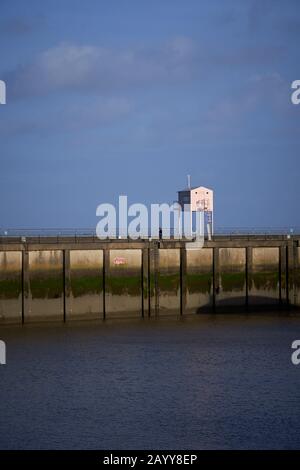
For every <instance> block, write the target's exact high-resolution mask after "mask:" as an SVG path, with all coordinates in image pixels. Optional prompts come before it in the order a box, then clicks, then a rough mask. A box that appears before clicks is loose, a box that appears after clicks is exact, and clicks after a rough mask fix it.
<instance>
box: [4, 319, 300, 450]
mask: <svg viewBox="0 0 300 470" xmlns="http://www.w3.org/2000/svg"><path fill="white" fill-rule="evenodd" d="M0 338H1V339H3V340H5V341H6V344H7V365H6V366H0V378H1V382H0V447H1V448H2V449H106V450H107V449H109V450H110V449H230V448H235V449H245V448H250V449H259V448H276V449H283V448H300V365H299V366H294V365H293V364H292V363H291V359H290V358H291V352H292V350H291V343H292V341H293V340H294V339H300V318H299V317H286V316H278V314H274V316H249V317H247V316H238V315H235V316H229V315H226V316H202V317H192V318H188V319H185V320H170V319H168V320H167V319H159V320H151V321H148V320H145V321H142V320H136V321H120V322H118V321H115V320H114V321H111V322H107V323H105V324H103V323H93V324H91V323H88V322H86V323H85V322H83V323H80V324H79V323H78V324H69V325H61V326H60V325H59V326H46V325H41V326H26V327H23V328H20V327H2V328H1V330H0Z"/></svg>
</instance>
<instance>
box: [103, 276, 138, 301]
mask: <svg viewBox="0 0 300 470" xmlns="http://www.w3.org/2000/svg"><path fill="white" fill-rule="evenodd" d="M141 284H142V280H141V277H140V276H126V277H125V276H109V277H108V278H107V279H106V282H105V286H106V291H107V292H109V293H110V294H115V295H134V296H136V295H140V294H141Z"/></svg>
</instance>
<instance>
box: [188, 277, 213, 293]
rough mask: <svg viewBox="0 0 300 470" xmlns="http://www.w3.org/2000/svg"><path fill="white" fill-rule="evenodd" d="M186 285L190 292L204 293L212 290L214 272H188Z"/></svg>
mask: <svg viewBox="0 0 300 470" xmlns="http://www.w3.org/2000/svg"><path fill="white" fill-rule="evenodd" d="M186 286H187V289H188V291H189V293H190V294H195V293H202V294H207V293H209V292H210V291H211V286H212V274H211V273H202V274H187V275H186Z"/></svg>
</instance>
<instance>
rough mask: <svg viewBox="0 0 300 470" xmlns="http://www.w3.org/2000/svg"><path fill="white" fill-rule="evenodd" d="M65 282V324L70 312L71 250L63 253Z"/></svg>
mask: <svg viewBox="0 0 300 470" xmlns="http://www.w3.org/2000/svg"><path fill="white" fill-rule="evenodd" d="M63 281H64V322H65V321H66V320H67V319H68V314H69V312H70V293H71V271H70V250H64V251H63Z"/></svg>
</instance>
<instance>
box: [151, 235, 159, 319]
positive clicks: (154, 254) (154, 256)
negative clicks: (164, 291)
mask: <svg viewBox="0 0 300 470" xmlns="http://www.w3.org/2000/svg"><path fill="white" fill-rule="evenodd" d="M158 248H159V246H158V243H157V242H155V241H154V242H151V247H150V256H149V264H150V310H149V313H150V315H155V316H156V315H158V314H159V285H158V277H159V249H158ZM152 293H153V295H152Z"/></svg>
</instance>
